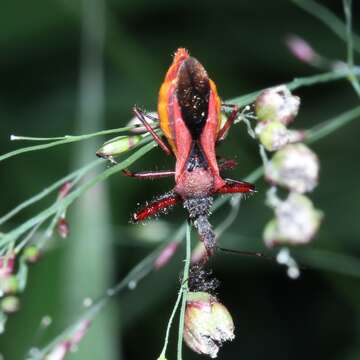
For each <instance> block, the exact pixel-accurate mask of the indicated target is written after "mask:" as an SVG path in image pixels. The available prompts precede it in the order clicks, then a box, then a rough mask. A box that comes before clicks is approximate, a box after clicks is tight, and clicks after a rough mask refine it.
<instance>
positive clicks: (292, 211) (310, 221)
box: [264, 193, 322, 263]
mask: <svg viewBox="0 0 360 360" xmlns="http://www.w3.org/2000/svg"><path fill="white" fill-rule="evenodd" d="M275 215H276V216H275V219H273V220H271V221H270V222H269V223H268V224H267V226H266V228H265V231H264V240H265V243H266V245H267V246H269V247H272V246H274V245H277V244H291V245H299V244H306V243H308V242H310V241H311V239H313V237H314V236H315V234H316V232H317V231H318V229H319V226H320V222H321V219H322V213H321V212H320V211H318V210H316V209H315V208H314V206H313V204H312V202H311V201H310V199H308V198H307V197H306V196H304V195H301V194H297V193H290V195H289V197H288V198H287V199H286V200H285V201H281V202H280V203H279V204H278V205H277V207H276V208H275ZM285 255H286V254H285V253H282V255H281V257H279V258H278V261H279V262H280V261H282V263H286V258H285ZM279 256H280V255H279Z"/></svg>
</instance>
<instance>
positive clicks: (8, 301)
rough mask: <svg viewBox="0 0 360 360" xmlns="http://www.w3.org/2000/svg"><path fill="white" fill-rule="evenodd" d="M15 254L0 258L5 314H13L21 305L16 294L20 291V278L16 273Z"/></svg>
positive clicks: (2, 308)
mask: <svg viewBox="0 0 360 360" xmlns="http://www.w3.org/2000/svg"><path fill="white" fill-rule="evenodd" d="M14 267H15V255H13V254H10V255H5V256H3V257H1V258H0V298H1V303H0V308H1V311H2V312H3V313H5V314H12V313H14V312H16V311H17V310H18V309H19V307H20V301H19V299H18V298H17V297H16V296H15V294H16V293H17V292H18V291H19V280H18V278H17V276H16V275H15V274H14Z"/></svg>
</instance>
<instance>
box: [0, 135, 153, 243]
mask: <svg viewBox="0 0 360 360" xmlns="http://www.w3.org/2000/svg"><path fill="white" fill-rule="evenodd" d="M154 147H156V144H155V143H154V142H151V143H149V144H147V145H145V146H143V147H142V148H140V149H139V150H138V151H136V152H135V153H134V154H132V155H130V156H129V157H128V158H127V159H125V160H123V161H122V162H121V163H119V164H117V165H114V166H113V167H111V168H108V169H106V170H105V171H103V172H102V173H100V174H98V175H96V176H95V177H93V178H92V179H90V180H88V181H87V182H85V183H84V184H82V185H81V186H79V187H78V188H77V189H75V190H74V191H72V192H71V193H70V194H69V195H67V196H65V197H64V198H63V199H61V200H60V201H58V202H56V203H55V204H53V205H51V206H50V207H48V208H47V209H45V210H43V211H42V212H40V213H39V214H37V215H35V216H34V217H32V218H31V219H29V220H27V221H25V222H24V223H23V224H21V225H20V226H18V227H17V228H15V229H14V230H12V231H10V232H8V233H6V234H5V235H4V236H3V237H2V238H1V239H0V248H1V247H2V246H5V245H6V244H8V243H10V242H11V241H14V240H15V241H16V240H17V239H18V237H19V236H21V235H22V234H23V233H25V232H26V231H27V230H29V229H30V228H32V227H33V226H35V225H36V224H37V223H38V222H41V221H44V220H46V219H47V218H49V217H50V216H51V215H54V214H56V213H57V212H58V211H59V210H60V211H61V210H63V211H65V209H66V208H67V207H68V206H69V205H71V204H72V203H73V202H74V201H75V200H76V199H77V198H78V197H79V196H81V195H82V194H83V193H85V192H86V191H87V190H88V189H90V188H92V187H93V186H95V185H96V184H98V183H100V182H101V181H104V180H105V179H107V178H108V177H110V176H111V175H114V174H116V173H118V172H119V171H121V170H122V169H124V168H126V167H128V166H130V165H131V164H132V163H133V162H135V161H136V160H138V159H139V158H141V157H142V156H143V155H145V154H146V153H147V152H149V151H150V150H152V149H153V148H154Z"/></svg>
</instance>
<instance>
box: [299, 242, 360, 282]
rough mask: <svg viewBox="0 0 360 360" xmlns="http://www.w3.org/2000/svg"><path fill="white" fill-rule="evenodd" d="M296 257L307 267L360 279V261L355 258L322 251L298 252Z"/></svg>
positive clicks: (304, 250)
mask: <svg viewBox="0 0 360 360" xmlns="http://www.w3.org/2000/svg"><path fill="white" fill-rule="evenodd" d="M296 257H298V258H299V259H300V261H301V262H302V263H303V264H305V265H307V264H308V265H311V267H314V268H317V269H320V270H324V271H330V272H334V273H336V274H341V275H345V276H354V277H357V278H359V277H360V261H359V259H357V258H356V257H354V256H349V255H345V254H338V253H334V252H333V251H328V250H320V249H302V250H301V251H300V250H299V251H296Z"/></svg>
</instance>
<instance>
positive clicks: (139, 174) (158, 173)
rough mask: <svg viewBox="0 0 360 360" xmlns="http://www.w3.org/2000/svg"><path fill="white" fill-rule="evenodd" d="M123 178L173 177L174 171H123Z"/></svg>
mask: <svg viewBox="0 0 360 360" xmlns="http://www.w3.org/2000/svg"><path fill="white" fill-rule="evenodd" d="M123 174H124V175H125V176H129V177H134V178H138V179H159V178H163V177H168V176H174V175H175V171H172V170H161V171H141V172H132V171H130V170H128V169H124V170H123Z"/></svg>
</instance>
